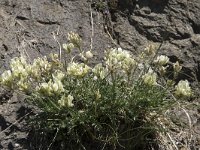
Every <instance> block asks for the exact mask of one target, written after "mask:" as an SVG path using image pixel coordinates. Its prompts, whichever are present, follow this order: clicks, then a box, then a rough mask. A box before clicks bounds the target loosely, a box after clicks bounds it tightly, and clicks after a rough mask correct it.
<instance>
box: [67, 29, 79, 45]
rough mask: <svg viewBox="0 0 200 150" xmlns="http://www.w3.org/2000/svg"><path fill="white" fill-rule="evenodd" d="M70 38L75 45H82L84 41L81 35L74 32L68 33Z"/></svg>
mask: <svg viewBox="0 0 200 150" xmlns="http://www.w3.org/2000/svg"><path fill="white" fill-rule="evenodd" d="M68 40H69V41H70V42H71V43H73V44H74V46H75V47H80V44H81V42H82V40H81V38H80V36H79V35H78V34H76V33H74V32H70V33H68Z"/></svg>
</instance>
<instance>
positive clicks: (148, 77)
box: [142, 69, 157, 86]
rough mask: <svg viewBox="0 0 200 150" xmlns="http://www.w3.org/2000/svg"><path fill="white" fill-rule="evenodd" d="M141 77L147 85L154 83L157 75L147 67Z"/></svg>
mask: <svg viewBox="0 0 200 150" xmlns="http://www.w3.org/2000/svg"><path fill="white" fill-rule="evenodd" d="M142 79H143V81H144V83H145V84H147V85H150V86H152V85H156V84H157V82H156V79H157V75H156V73H155V72H153V70H152V69H149V71H148V73H146V74H145V75H143V76H142Z"/></svg>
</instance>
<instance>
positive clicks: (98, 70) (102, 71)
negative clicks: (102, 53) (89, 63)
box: [92, 63, 108, 79]
mask: <svg viewBox="0 0 200 150" xmlns="http://www.w3.org/2000/svg"><path fill="white" fill-rule="evenodd" d="M92 72H93V73H94V74H95V76H96V77H100V79H104V78H105V76H106V74H107V72H108V71H107V69H106V68H104V67H103V66H102V64H101V63H99V64H97V65H96V66H95V67H94V68H93V69H92Z"/></svg>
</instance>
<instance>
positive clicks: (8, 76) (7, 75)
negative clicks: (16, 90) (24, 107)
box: [0, 70, 12, 85]
mask: <svg viewBox="0 0 200 150" xmlns="http://www.w3.org/2000/svg"><path fill="white" fill-rule="evenodd" d="M0 79H1V83H2V84H4V85H7V84H8V83H10V82H11V81H12V73H11V71H10V70H6V71H4V72H3V73H2V74H1V78H0Z"/></svg>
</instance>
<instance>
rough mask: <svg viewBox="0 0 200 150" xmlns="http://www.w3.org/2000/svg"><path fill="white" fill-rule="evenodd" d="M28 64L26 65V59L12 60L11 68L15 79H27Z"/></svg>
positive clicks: (16, 58)
mask: <svg viewBox="0 0 200 150" xmlns="http://www.w3.org/2000/svg"><path fill="white" fill-rule="evenodd" d="M27 65H28V64H27V63H26V59H25V57H23V56H21V57H15V58H13V59H11V62H10V67H11V70H12V75H13V77H15V78H26V77H27V76H28V73H27V71H26V68H25V67H26V66H27Z"/></svg>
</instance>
